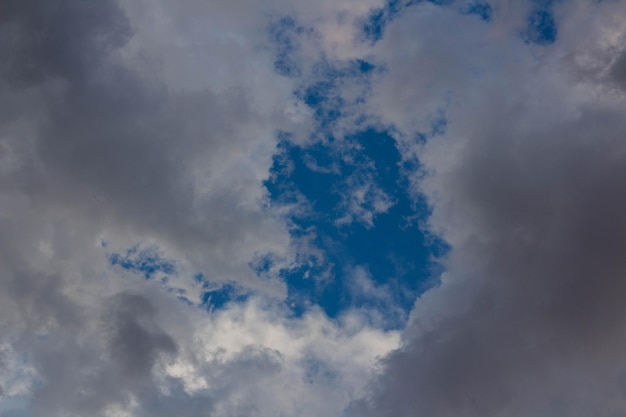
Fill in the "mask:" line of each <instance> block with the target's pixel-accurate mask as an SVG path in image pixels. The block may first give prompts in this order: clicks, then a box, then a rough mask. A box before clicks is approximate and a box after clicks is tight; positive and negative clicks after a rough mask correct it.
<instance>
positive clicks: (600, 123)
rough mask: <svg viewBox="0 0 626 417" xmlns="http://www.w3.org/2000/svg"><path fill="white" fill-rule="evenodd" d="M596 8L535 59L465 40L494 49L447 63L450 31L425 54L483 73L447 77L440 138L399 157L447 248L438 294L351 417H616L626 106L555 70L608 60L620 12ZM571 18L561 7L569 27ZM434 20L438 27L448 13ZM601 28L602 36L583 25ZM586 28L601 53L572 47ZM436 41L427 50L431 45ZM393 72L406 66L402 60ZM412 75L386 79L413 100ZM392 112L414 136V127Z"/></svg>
mask: <svg viewBox="0 0 626 417" xmlns="http://www.w3.org/2000/svg"><path fill="white" fill-rule="evenodd" d="M594 7H597V8H603V7H606V9H604V10H603V11H602V12H598V11H597V10H593V12H594V13H595V14H593V16H594V19H597V20H594V21H593V23H590V22H587V23H586V24H585V25H582V26H581V25H578V26H577V28H576V31H577V32H574V31H573V26H574V25H573V24H571V23H570V24H568V23H567V22H562V23H563V28H564V29H563V30H562V31H561V32H560V36H562V37H563V38H564V40H563V43H559V42H560V41H559V42H557V44H555V45H554V46H551V47H547V48H548V49H547V50H544V51H537V50H534V49H533V47H530V46H527V45H523V44H522V43H521V42H520V41H519V40H518V39H516V38H514V37H508V36H505V37H502V36H497V37H494V36H495V34H494V33H489V32H484V31H480V30H469V31H468V32H463V33H464V35H463V36H464V41H467V42H473V41H478V40H483V41H490V42H493V44H492V46H493V45H495V47H496V49H492V47H489V48H487V50H486V51H485V50H483V51H482V52H480V53H478V55H477V56H465V55H464V53H463V52H460V53H459V54H455V51H456V48H462V45H463V43H464V42H463V43H459V44H456V45H455V44H454V43H453V44H450V43H448V42H450V41H451V40H453V41H454V40H456V37H455V35H451V36H450V37H449V38H448V39H446V40H443V41H441V43H442V44H443V45H444V46H445V47H447V48H448V49H447V50H443V51H440V52H438V53H437V54H435V55H433V56H432V59H433V60H434V61H435V63H434V64H432V63H429V65H436V63H437V62H440V61H442V62H445V61H446V60H448V59H452V60H453V65H455V66H457V68H465V69H468V70H469V68H468V67H469V66H470V65H472V66H473V65H478V66H477V67H475V68H474V69H475V70H476V71H477V72H476V73H477V74H480V73H482V74H485V77H484V78H483V77H482V76H476V77H474V79H473V80H472V81H471V82H468V83H463V82H459V79H458V78H457V79H454V80H453V81H452V83H451V84H450V85H451V86H453V87H452V88H451V90H450V91H451V94H452V95H453V96H454V97H455V99H454V101H453V104H452V105H450V106H449V107H448V108H447V109H446V115H447V117H448V124H447V130H446V132H445V134H443V135H441V136H435V137H432V138H431V139H429V140H428V141H427V143H426V144H425V145H423V146H421V145H418V146H413V147H411V149H410V151H411V152H415V153H417V154H418V155H419V157H420V161H421V162H422V164H423V165H422V166H423V168H424V169H423V170H422V171H421V172H420V173H418V174H417V175H416V178H417V180H416V185H417V187H418V189H419V191H421V192H423V193H424V194H425V195H426V197H427V198H429V200H430V202H431V204H432V208H433V215H432V218H431V220H430V224H429V228H430V230H431V231H435V232H436V233H438V234H440V235H441V236H442V237H443V238H444V239H446V240H447V241H448V242H449V243H450V245H451V251H450V253H449V255H448V256H447V257H446V259H445V260H444V261H443V262H444V265H445V266H446V268H447V271H446V273H445V274H444V276H443V277H442V284H441V286H440V287H439V288H437V289H433V290H431V291H430V292H429V293H427V294H426V295H424V296H423V297H422V298H420V299H419V300H417V302H416V304H415V309H414V311H413V313H412V319H411V322H410V324H409V328H408V329H407V333H406V335H405V340H404V343H403V347H402V348H401V349H400V350H398V351H397V352H395V353H393V354H392V355H390V356H389V357H387V358H386V359H385V361H384V365H385V372H384V374H383V375H382V376H381V377H380V379H379V380H378V381H377V383H375V384H373V386H372V392H371V396H370V397H368V398H366V399H364V400H363V401H362V402H360V403H355V404H354V414H355V415H375V416H378V417H380V416H442V417H443V416H459V415H462V416H485V415H492V416H508V417H517V416H519V417H522V416H529V415H536V416H544V415H545V416H581V417H582V416H587V415H596V416H606V417H609V416H617V415H623V414H624V411H625V410H626V403H625V402H624V398H625V397H624V387H625V385H624V383H625V381H626V379H625V377H626V373H625V371H626V367H625V365H626V355H624V351H625V349H626V333H624V326H625V325H626V322H625V319H624V318H625V317H626V314H625V313H626V310H625V307H624V303H623V300H624V298H625V297H626V279H625V277H626V263H625V262H624V250H625V248H626V240H625V238H624V236H625V232H626V216H624V213H625V212H626V198H624V196H625V195H626V182H625V181H624V178H626V168H625V167H626V159H625V158H626V146H625V142H624V140H623V139H624V134H625V132H626V123H625V121H624V120H625V119H624V117H623V115H624V111H625V110H626V105H625V103H624V99H623V94H622V93H621V92H620V91H619V90H615V89H614V86H613V84H611V83H605V82H604V81H602V80H601V77H598V76H597V73H596V74H587V77H586V78H581V77H580V76H579V77H577V78H572V77H571V74H572V73H574V72H577V71H578V69H577V68H571V67H567V65H576V62H577V61H576V59H572V60H568V61H567V64H564V62H563V61H561V60H560V57H562V56H568V57H570V58H571V57H572V56H573V55H575V54H580V55H582V54H583V53H586V54H587V55H586V56H594V54H596V55H595V56H604V55H605V54H608V53H610V52H611V51H614V52H613V54H615V53H618V52H619V51H615V50H614V49H612V45H611V41H612V39H615V38H612V36H613V35H612V34H611V30H612V29H613V26H612V25H611V23H610V22H612V20H611V19H610V18H609V16H610V15H611V14H612V15H615V14H616V13H617V14H620V15H621V16H623V13H624V10H623V6H618V5H616V4H608V5H601V4H596V5H595V6H594ZM579 8H580V9H583V6H580V7H579V5H578V4H570V5H563V6H562V10H559V9H557V12H558V13H560V16H564V17H563V19H566V17H567V19H571V20H572V21H577V19H580V18H581V16H580V15H577V13H576V12H577V11H578V9H579ZM444 14H445V12H442V16H440V17H438V18H443V19H450V20H456V19H457V18H446V17H445V16H443V15H444ZM565 16H566V17H565ZM438 18H436V19H438ZM466 18H467V17H466ZM600 22H604V23H605V31H604V33H601V34H599V33H598V32H595V31H594V29H595V25H596V24H598V25H600V24H601V23H600ZM405 23H407V22H405ZM472 25H473V23H470V24H468V27H469V28H471V27H472ZM404 27H405V28H407V27H408V26H404ZM581 28H582V29H581ZM569 30H571V31H569ZM581 30H582V31H584V33H585V34H586V35H587V36H589V37H591V38H593V39H592V40H591V41H590V42H588V44H587V46H591V45H593V44H594V42H595V45H593V46H594V47H595V48H596V50H592V51H589V50H586V49H583V48H581V45H580V44H577V43H576V42H574V41H573V40H574V39H578V38H579V37H584V36H583V34H581V33H580V31H581ZM414 31H416V32H418V33H419V29H418V28H417V29H414ZM485 34H488V36H490V37H485ZM413 38H414V37H413ZM413 38H411V39H413ZM432 42H433V45H431V47H432V49H433V50H436V49H437V45H438V42H439V41H438V40H432ZM602 47H604V48H605V49H604V50H603V49H602ZM398 48H399V51H402V43H400V45H399V46H398ZM499 48H506V49H507V53H510V51H515V54H514V55H513V56H514V61H513V60H510V59H504V60H503V61H502V62H501V63H500V64H499V66H498V67H493V66H490V65H489V62H490V58H492V57H493V56H494V53H496V52H497V51H498V49H499ZM540 52H545V53H543V54H541V55H540V58H537V55H536V54H539V53H540ZM399 53H400V52H399ZM441 55H445V57H444V58H441ZM500 56H502V57H506V55H500ZM509 56H511V55H509ZM430 57H431V56H430V55H428V54H427V53H425V54H420V53H417V54H416V55H415V56H413V57H411V58H409V59H410V61H411V62H415V63H418V62H420V61H424V60H426V61H428V60H429V58H430ZM402 59H404V58H402ZM619 59H621V58H618V61H617V64H615V65H617V66H619ZM481 63H482V64H481ZM513 63H515V65H513ZM389 65H390V67H391V68H392V70H391V71H394V70H393V66H394V65H398V66H400V67H401V68H405V67H402V65H404V64H403V62H402V61H400V60H398V61H390V62H389ZM416 65H418V64H416ZM406 68H408V67H406ZM605 68H606V67H605ZM615 68H617V67H613V70H614V71H615ZM581 73H582V72H578V74H581ZM422 81H423V80H422V79H421V78H419V77H416V78H411V77H410V76H405V77H404V78H402V79H394V80H391V79H390V80H387V81H386V82H389V83H396V87H398V85H402V88H404V89H406V90H407V94H411V92H416V91H419V90H420V88H421V86H422V84H421V82H422ZM435 81H436V84H435V85H434V86H431V88H432V89H433V90H437V89H440V88H445V85H446V82H447V81H446V80H437V79H436V78H435ZM413 84H414V85H413ZM443 98H444V97H443V95H441V96H437V95H429V96H427V97H422V100H423V101H428V100H429V99H430V100H442V99H443ZM409 114H410V112H407V115H409ZM397 116H400V119H399V120H400V122H401V123H404V124H403V125H402V127H403V128H404V129H405V130H404V131H402V133H404V134H406V135H407V136H410V134H411V133H412V132H411V131H410V130H408V129H410V127H411V126H415V123H414V120H404V119H402V115H395V116H394V117H397ZM416 117H418V116H416ZM400 141H401V142H402V143H403V144H404V145H405V146H408V145H407V143H408V141H406V140H405V139H403V138H400ZM411 152H409V151H405V154H406V155H407V156H409V157H410V156H411V155H412V153H411Z"/></svg>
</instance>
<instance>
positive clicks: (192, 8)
mask: <svg viewBox="0 0 626 417" xmlns="http://www.w3.org/2000/svg"><path fill="white" fill-rule="evenodd" d="M305 3H308V2H303V3H302V4H300V5H298V6H297V7H296V9H297V10H295V11H294V9H292V8H289V9H287V6H286V5H285V4H283V3H282V2H279V1H277V2H275V3H273V4H271V5H267V6H263V8H261V9H259V7H258V6H257V5H256V3H254V2H245V1H244V2H235V3H232V2H230V3H224V2H222V3H211V4H209V3H206V2H197V1H194V0H189V1H186V2H183V3H179V4H177V5H176V6H175V7H174V6H173V5H172V4H171V3H168V2H144V1H140V0H137V1H119V2H117V1H113V0H111V1H108V0H106V1H103V2H99V3H98V4H95V3H92V2H85V1H82V0H70V1H66V2H49V1H39V0H32V1H22V2H18V1H9V2H7V4H6V5H4V6H3V13H2V15H1V16H0V34H1V35H2V36H0V38H1V40H0V56H2V57H3V58H4V59H2V60H1V61H2V64H0V91H1V92H2V94H0V335H1V336H0V352H2V354H1V361H0V364H1V369H0V386H1V387H2V395H3V398H2V404H0V414H2V415H7V416H10V415H13V416H15V415H23V414H28V415H32V416H66V415H90V416H114V415H125V416H148V415H149V416H171V415H173V414H176V415H180V416H197V415H208V414H211V415H218V416H219V415H224V416H226V415H237V414H246V415H247V414H253V413H254V414H257V415H268V416H269V415H272V416H274V415H277V414H281V413H282V414H284V415H296V414H298V415H300V414H302V413H303V411H306V410H309V411H310V412H311V413H312V414H314V415H336V414H340V413H341V412H342V410H343V408H345V406H346V405H347V404H348V403H349V401H350V400H351V399H353V398H354V397H355V396H356V395H357V394H358V393H359V392H361V391H362V390H363V387H364V384H365V381H367V380H368V379H369V378H370V377H371V375H372V374H373V373H374V372H375V369H376V364H375V360H376V358H377V357H379V356H381V355H384V354H385V353H387V352H388V351H389V350H391V349H393V348H394V347H395V346H397V342H398V333H397V332H384V331H381V330H378V329H375V328H372V327H370V326H369V324H368V323H367V321H366V320H365V319H364V318H363V317H362V316H361V315H360V314H359V313H358V312H350V313H349V314H348V313H346V315H345V316H344V317H342V318H341V320H339V319H338V320H337V321H331V320H329V319H328V318H327V317H325V316H324V315H323V314H322V313H320V312H319V311H317V310H316V309H313V310H315V311H312V312H308V313H307V314H305V315H302V316H301V317H294V315H293V312H291V311H290V310H288V309H287V308H286V307H285V306H284V305H283V304H282V301H283V300H284V298H285V296H286V285H285V282H284V281H283V279H282V277H281V275H280V269H281V268H282V267H285V268H289V267H290V266H291V265H293V264H294V263H297V261H298V259H300V258H301V257H302V254H301V253H299V249H298V248H299V246H298V245H300V246H301V247H304V246H307V243H306V242H305V241H303V242H298V241H297V239H295V240H294V239H292V236H291V235H290V225H289V221H288V220H287V219H288V216H287V215H286V214H285V213H284V212H282V211H281V209H280V208H275V207H272V206H271V205H270V204H269V201H268V194H267V190H266V188H265V187H264V181H265V180H267V179H268V178H269V175H270V172H269V170H270V167H271V165H272V158H273V156H274V154H275V152H276V146H277V143H278V138H279V134H280V132H289V133H290V134H291V135H292V137H294V138H296V140H299V141H306V140H308V139H309V135H310V133H311V132H312V131H313V120H312V117H311V115H310V110H309V109H308V108H307V107H306V105H305V104H304V103H303V102H302V101H300V99H299V98H298V97H296V96H295V95H294V91H296V90H297V85H296V83H297V82H298V81H296V80H293V79H290V78H289V77H286V76H283V75H281V74H280V73H278V72H277V71H276V68H275V65H274V59H275V56H274V50H273V45H271V43H270V42H269V34H268V31H269V29H268V28H269V26H270V25H271V24H272V22H273V21H274V18H277V19H278V18H279V17H280V16H281V15H282V14H283V13H284V14H289V13H291V14H294V15H296V20H297V21H300V22H303V23H302V24H303V25H304V26H308V27H312V26H314V25H315V24H319V23H320V20H319V19H320V16H322V17H323V18H324V19H328V21H327V22H326V21H325V20H324V19H321V20H322V22H321V23H323V24H322V26H324V25H327V26H328V28H329V29H328V30H322V31H320V32H319V35H320V37H319V38H318V40H319V39H321V41H320V43H319V44H318V43H315V42H317V41H315V42H313V44H314V45H313V46H311V50H312V52H310V57H311V58H310V60H309V61H304V63H305V64H306V63H307V62H312V61H314V60H316V59H317V57H318V55H319V54H320V50H321V47H320V46H319V45H326V44H328V45H331V46H330V47H329V48H332V49H333V50H334V51H336V54H337V55H341V54H344V53H348V52H349V51H348V46H349V45H350V42H351V35H350V33H349V30H348V29H350V28H349V27H346V28H343V27H341V24H340V23H341V22H340V21H339V20H341V19H339V17H338V15H337V14H338V13H339V12H340V11H341V10H344V11H346V10H349V6H350V5H345V4H344V5H341V7H337V6H336V5H335V4H334V2H326V3H324V4H320V5H319V6H314V7H312V6H307V5H306V4H305ZM368 7H369V5H368V4H364V3H363V4H362V5H360V6H359V7H358V11H355V12H354V13H355V14H365V13H367V9H368ZM345 18H346V19H348V21H353V20H354V19H356V18H355V15H353V14H346V15H345ZM338 19H339V20H338ZM324 22H325V23H324ZM346 30H348V32H346ZM305 75H306V73H305ZM103 246H104V247H103ZM129 248H138V249H137V250H138V251H139V252H137V253H135V252H133V250H132V249H131V250H130V251H129ZM146 248H148V249H146ZM151 248H154V250H153V251H152V249H151ZM305 249H306V248H305ZM151 251H152V252H154V253H152V252H151ZM115 254H126V255H128V256H126V257H124V256H123V255H120V256H119V257H115ZM135 255H136V256H135ZM264 257H266V258H267V259H272V261H273V262H275V263H278V264H280V265H278V266H275V267H273V268H272V269H271V271H270V272H271V273H267V274H261V273H258V271H255V269H254V268H253V266H254V263H255V261H258V260H259V259H265V258H264ZM164 260H166V261H164ZM112 263H113V264H118V265H112ZM120 265H121V266H122V267H120ZM124 265H126V266H127V267H124ZM146 269H147V270H146ZM153 269H154V270H158V271H161V272H163V273H167V274H169V275H171V276H168V279H170V282H168V285H169V287H167V288H165V289H166V290H169V289H175V290H176V291H177V292H176V294H182V295H183V296H184V297H185V298H186V299H187V301H188V302H187V303H185V302H181V300H180V299H178V298H177V297H176V294H171V293H169V292H167V291H164V288H163V286H162V283H161V282H160V281H159V280H156V279H155V280H146V279H144V277H142V276H141V274H137V270H139V271H140V272H143V273H144V274H146V275H147V277H148V278H150V277H152V275H150V274H151V272H150V271H152V270H153ZM199 273H201V274H202V276H203V277H204V278H205V279H206V280H207V281H209V282H211V283H212V284H215V286H216V287H218V286H219V285H223V284H224V283H232V282H234V283H235V284H233V285H236V286H237V288H240V287H241V288H243V289H244V290H245V291H249V292H250V293H251V294H253V295H252V296H250V297H249V298H247V299H246V300H243V301H238V302H236V303H232V305H231V304H229V305H227V306H224V307H223V308H221V309H216V311H212V312H210V311H206V310H205V309H203V308H202V307H201V306H199V304H200V303H201V301H202V295H203V293H204V290H205V289H204V288H203V287H202V285H201V283H198V282H197V280H195V279H194V276H198V275H197V274H199ZM178 290H180V291H178Z"/></svg>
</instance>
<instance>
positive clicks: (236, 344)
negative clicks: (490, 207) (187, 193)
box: [0, 288, 399, 416]
mask: <svg viewBox="0 0 626 417" xmlns="http://www.w3.org/2000/svg"><path fill="white" fill-rule="evenodd" d="M96 310H97V311H96ZM88 316H89V317H88ZM88 319H89V320H88ZM83 320H84V321H85V324H84V325H83V326H80V327H74V328H70V327H69V326H62V327H59V328H51V327H48V328H45V329H43V328H41V329H39V330H38V331H37V332H31V333H29V334H27V333H26V332H21V333H20V334H14V335H13V336H12V337H10V338H9V339H10V340H5V341H4V343H3V345H2V346H3V350H2V353H3V368H4V370H3V373H2V374H0V378H1V381H2V384H3V387H4V393H5V398H4V400H5V401H4V402H3V405H1V406H0V411H2V413H3V415H21V414H20V412H24V411H26V412H27V413H28V414H29V415H35V416H51V415H53V416H65V415H91V416H113V415H127V416H170V415H173V414H175V415H180V416H198V415H212V416H231V415H241V414H254V415H259V416H273V415H277V414H279V415H280V414H282V415H301V414H303V413H306V414H308V415H340V414H341V413H342V412H343V409H344V408H345V407H346V406H347V405H348V404H349V402H350V400H351V399H353V398H354V397H355V396H357V395H359V394H361V393H363V391H364V386H365V384H366V381H368V380H369V379H371V376H372V375H373V373H374V372H376V360H377V358H378V357H379V356H382V355H384V354H386V353H387V352H389V351H390V350H391V349H393V348H395V347H396V346H397V344H398V341H399V335H398V333H397V332H383V331H381V330H376V329H373V328H371V327H369V326H368V325H367V324H366V321H365V319H364V318H363V317H362V316H360V315H358V314H356V313H349V314H347V315H345V316H344V317H343V318H342V319H341V320H340V321H339V322H332V321H330V320H329V319H328V318H326V317H325V316H324V315H323V314H322V313H320V312H319V311H311V312H310V313H308V314H306V315H304V316H302V317H300V318H293V317H291V316H290V315H289V314H288V312H287V311H285V309H284V307H283V306H281V305H279V304H276V303H270V304H268V303H267V300H266V299H260V298H252V299H250V300H249V301H248V302H245V303H233V304H231V305H229V306H228V307H227V308H224V309H222V310H220V311H219V312H216V313H215V314H213V315H210V314H207V312H205V311H202V310H198V309H196V308H195V307H193V306H189V305H187V304H184V303H180V302H179V301H178V300H176V299H175V298H173V297H168V296H167V295H164V294H163V293H162V292H161V291H159V290H158V289H156V288H150V289H148V290H146V289H145V288H144V289H143V294H139V293H138V292H136V291H135V292H125V293H116V294H115V295H113V296H111V297H109V298H108V299H107V300H105V302H103V303H101V305H100V306H99V308H98V309H94V310H93V311H92V312H90V313H84V314H83Z"/></svg>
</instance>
